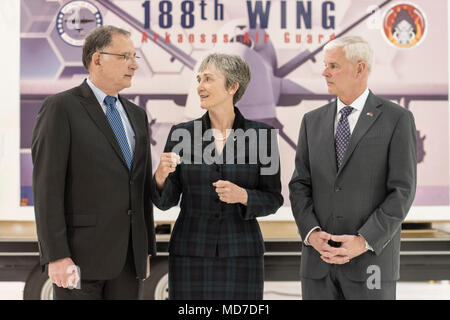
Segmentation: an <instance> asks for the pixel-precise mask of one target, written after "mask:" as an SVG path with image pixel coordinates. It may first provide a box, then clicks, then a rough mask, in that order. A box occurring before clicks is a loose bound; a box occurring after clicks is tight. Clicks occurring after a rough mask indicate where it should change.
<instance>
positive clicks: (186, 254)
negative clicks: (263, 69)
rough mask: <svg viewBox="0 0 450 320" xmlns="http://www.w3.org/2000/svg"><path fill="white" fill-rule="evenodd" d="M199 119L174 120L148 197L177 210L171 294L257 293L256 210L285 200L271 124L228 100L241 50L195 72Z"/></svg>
mask: <svg viewBox="0 0 450 320" xmlns="http://www.w3.org/2000/svg"><path fill="white" fill-rule="evenodd" d="M197 80H198V88H197V91H198V94H199V96H200V104H201V107H202V108H203V109H206V110H207V112H206V113H205V114H204V115H203V117H201V118H200V119H197V120H194V121H190V122H186V123H181V124H178V125H176V126H173V127H172V129H171V131H170V133H169V136H168V139H167V143H166V146H165V148H164V153H163V154H162V155H161V160H160V163H159V165H158V168H157V170H156V172H155V175H154V182H155V183H154V186H155V188H154V190H153V197H152V198H153V201H154V203H155V205H156V206H157V207H158V208H160V209H162V210H167V209H169V208H171V207H173V206H176V205H177V204H178V203H179V199H180V195H182V197H181V203H180V207H181V211H180V214H179V216H178V219H177V221H176V223H175V226H174V229H173V232H172V236H171V240H170V245H169V298H170V299H262V298H263V288H264V260H263V254H264V242H263V239H262V236H261V231H260V229H259V225H258V222H257V220H256V218H257V217H261V216H266V215H269V214H273V213H275V212H276V211H277V209H278V208H279V207H280V206H281V205H282V204H283V197H282V195H281V182H280V170H279V155H278V146H277V138H276V131H275V130H274V128H273V127H271V126H269V125H267V124H264V123H260V122H255V121H250V120H247V119H245V118H244V117H243V116H242V114H241V113H240V112H239V109H238V108H236V107H234V105H235V104H236V102H237V101H239V99H240V98H241V97H242V95H243V94H244V92H245V89H246V88H247V85H248V83H249V82H250V69H249V67H248V65H247V63H245V61H243V60H242V59H241V58H240V57H238V56H231V55H226V54H212V55H209V56H208V57H206V58H205V59H204V60H203V62H202V64H201V65H200V68H199V73H198V76H197Z"/></svg>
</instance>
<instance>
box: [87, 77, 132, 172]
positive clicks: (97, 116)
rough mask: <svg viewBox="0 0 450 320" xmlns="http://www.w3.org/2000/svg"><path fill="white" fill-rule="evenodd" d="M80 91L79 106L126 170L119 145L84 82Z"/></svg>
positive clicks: (92, 94)
mask: <svg viewBox="0 0 450 320" xmlns="http://www.w3.org/2000/svg"><path fill="white" fill-rule="evenodd" d="M79 88H80V90H81V98H82V99H81V104H82V105H83V107H84V108H85V109H86V111H87V113H88V114H89V116H90V117H91V119H92V120H93V121H94V123H95V124H96V125H97V127H98V128H99V129H100V131H101V132H102V133H103V134H104V135H105V137H106V139H107V140H108V141H109V143H110V144H111V146H112V147H113V149H114V151H115V152H116V154H117V156H118V157H119V158H120V159H121V160H122V163H123V165H124V166H125V167H126V168H127V170H128V166H127V163H126V161H125V158H124V157H123V153H122V150H121V149H120V146H119V143H118V142H117V139H116V136H115V135H114V132H113V130H112V129H111V126H110V124H109V122H108V119H107V118H106V115H105V113H104V112H103V110H102V108H101V106H99V104H98V101H97V99H96V98H95V95H94V93H93V92H92V90H91V88H89V86H88V84H87V83H86V80H85V81H84V82H83V83H82V84H81V85H80V87H79Z"/></svg>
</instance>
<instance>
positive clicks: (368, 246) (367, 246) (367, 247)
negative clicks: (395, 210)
mask: <svg viewBox="0 0 450 320" xmlns="http://www.w3.org/2000/svg"><path fill="white" fill-rule="evenodd" d="M358 235H359V236H360V237H361V238H363V239H364V237H363V236H362V235H361V234H358ZM364 242H365V243H366V249H367V250H370V251H374V250H373V248H372V247H371V246H370V244H369V243H368V242H367V241H366V239H364Z"/></svg>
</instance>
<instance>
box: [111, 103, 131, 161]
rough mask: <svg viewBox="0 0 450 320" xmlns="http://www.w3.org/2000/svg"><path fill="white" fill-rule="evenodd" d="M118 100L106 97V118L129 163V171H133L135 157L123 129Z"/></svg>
mask: <svg viewBox="0 0 450 320" xmlns="http://www.w3.org/2000/svg"><path fill="white" fill-rule="evenodd" d="M116 100H117V98H116V97H111V96H106V97H105V104H106V105H107V108H106V118H108V121H109V124H110V125H111V129H113V131H114V134H115V136H116V139H117V142H118V143H119V146H120V149H121V150H122V153H123V157H124V158H125V161H126V162H127V165H128V169H130V170H131V163H132V162H133V157H132V156H131V151H130V146H129V145H128V140H127V136H126V134H125V128H124V127H123V123H122V119H121V118H120V114H119V111H118V110H117V108H116Z"/></svg>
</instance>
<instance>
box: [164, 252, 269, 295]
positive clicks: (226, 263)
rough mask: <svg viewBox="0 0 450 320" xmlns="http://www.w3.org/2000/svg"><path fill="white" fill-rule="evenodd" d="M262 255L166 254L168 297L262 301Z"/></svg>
mask: <svg viewBox="0 0 450 320" xmlns="http://www.w3.org/2000/svg"><path fill="white" fill-rule="evenodd" d="M263 291H264V257H263V256H257V257H229V258H219V257H214V258H205V257H187V256H176V255H169V299H171V300H262V298H263Z"/></svg>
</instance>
